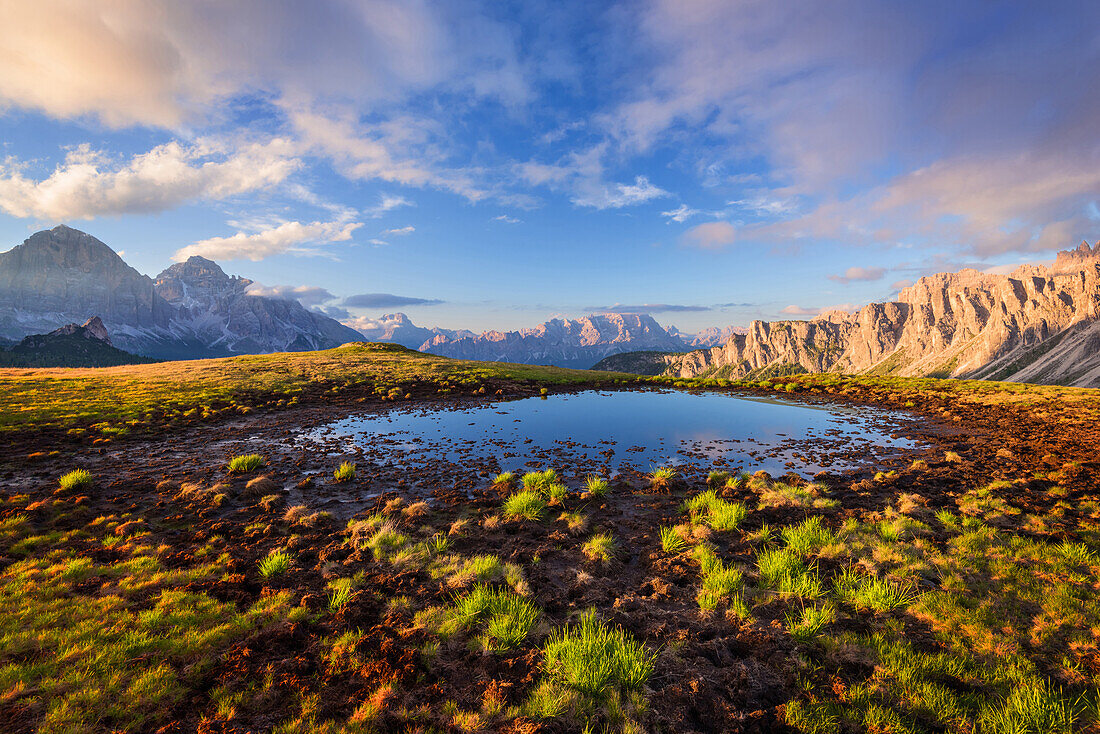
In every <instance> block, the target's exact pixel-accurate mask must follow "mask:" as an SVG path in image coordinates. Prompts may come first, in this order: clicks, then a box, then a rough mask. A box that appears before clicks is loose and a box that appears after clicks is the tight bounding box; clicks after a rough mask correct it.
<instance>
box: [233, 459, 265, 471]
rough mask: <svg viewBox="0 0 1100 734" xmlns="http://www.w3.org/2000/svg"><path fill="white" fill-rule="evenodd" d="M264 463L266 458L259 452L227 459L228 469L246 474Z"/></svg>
mask: <svg viewBox="0 0 1100 734" xmlns="http://www.w3.org/2000/svg"><path fill="white" fill-rule="evenodd" d="M266 463H267V459H265V458H264V457H263V456H261V455H260V454H244V455H243V456H234V457H233V458H232V459H230V460H229V471H230V472H231V473H233V474H247V473H248V472H254V471H256V470H257V469H259V468H260V467H261V466H263V465H264V464H266Z"/></svg>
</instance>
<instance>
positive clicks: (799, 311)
mask: <svg viewBox="0 0 1100 734" xmlns="http://www.w3.org/2000/svg"><path fill="white" fill-rule="evenodd" d="M779 313H785V314H787V315H789V316H817V315H818V314H819V313H821V309H820V308H808V307H806V306H796V305H795V304H793V303H792V304H791V305H790V306H786V307H784V308H783V310H781V311H780V312H779Z"/></svg>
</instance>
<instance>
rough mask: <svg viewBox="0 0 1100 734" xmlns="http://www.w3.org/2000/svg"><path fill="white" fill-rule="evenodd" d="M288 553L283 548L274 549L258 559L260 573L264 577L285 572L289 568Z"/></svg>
mask: <svg viewBox="0 0 1100 734" xmlns="http://www.w3.org/2000/svg"><path fill="white" fill-rule="evenodd" d="M290 561H291V558H290V554H289V553H287V552H286V551H284V550H274V551H271V552H270V553H268V554H267V556H266V557H265V558H264V559H263V560H261V561H260V575H261V576H263V577H264V578H265V579H269V578H271V577H273V576H279V575H280V574H283V573H286V571H287V569H289V568H290Z"/></svg>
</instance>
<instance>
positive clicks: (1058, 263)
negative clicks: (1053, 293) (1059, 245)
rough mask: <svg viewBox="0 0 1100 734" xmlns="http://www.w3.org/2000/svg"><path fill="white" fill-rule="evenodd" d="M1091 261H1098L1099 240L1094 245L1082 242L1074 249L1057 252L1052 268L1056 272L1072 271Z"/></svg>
mask: <svg viewBox="0 0 1100 734" xmlns="http://www.w3.org/2000/svg"><path fill="white" fill-rule="evenodd" d="M1092 262H1100V241H1098V242H1097V243H1096V245H1095V246H1090V245H1089V243H1088V242H1082V243H1081V244H1080V245H1078V246H1077V249H1075V250H1063V251H1062V252H1059V253H1058V256H1057V257H1056V258H1055V260H1054V267H1053V268H1052V270H1053V271H1054V272H1056V273H1065V272H1073V271H1075V270H1079V269H1080V268H1081V266H1082V265H1087V264H1089V263H1092Z"/></svg>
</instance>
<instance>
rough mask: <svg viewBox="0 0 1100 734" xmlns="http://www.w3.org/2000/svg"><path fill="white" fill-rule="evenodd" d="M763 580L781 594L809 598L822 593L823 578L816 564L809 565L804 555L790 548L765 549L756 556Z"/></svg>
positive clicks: (767, 585)
mask: <svg viewBox="0 0 1100 734" xmlns="http://www.w3.org/2000/svg"><path fill="white" fill-rule="evenodd" d="M756 565H757V569H758V570H759V573H760V580H761V582H762V583H763V584H764V585H765V586H766V587H768V588H771V589H774V590H775V591H778V592H779V593H781V594H790V595H794V596H799V597H803V598H807V599H814V598H817V597H820V596H821V595H822V591H821V579H820V578H819V577H818V575H817V570H816V568H815V567H814V566H808V565H807V564H806V563H805V561H803V560H802V556H801V555H799V554H798V553H797V552H796V551H793V550H791V549H790V548H774V549H767V550H763V551H761V552H760V553H758V554H757V556H756Z"/></svg>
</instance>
